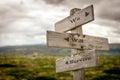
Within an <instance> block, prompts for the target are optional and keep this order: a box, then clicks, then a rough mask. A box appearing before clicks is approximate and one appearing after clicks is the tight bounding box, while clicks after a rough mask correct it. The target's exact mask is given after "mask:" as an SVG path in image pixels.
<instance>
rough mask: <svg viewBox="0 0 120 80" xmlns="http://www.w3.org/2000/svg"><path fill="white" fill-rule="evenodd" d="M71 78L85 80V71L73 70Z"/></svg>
mask: <svg viewBox="0 0 120 80" xmlns="http://www.w3.org/2000/svg"><path fill="white" fill-rule="evenodd" d="M73 75H74V76H73V78H74V80H85V70H84V69H80V70H75V71H73Z"/></svg>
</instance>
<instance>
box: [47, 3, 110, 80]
mask: <svg viewBox="0 0 120 80" xmlns="http://www.w3.org/2000/svg"><path fill="white" fill-rule="evenodd" d="M92 20H94V12H93V5H90V6H88V7H87V8H84V9H82V10H81V9H78V8H74V9H72V10H71V11H70V16H68V17H66V18H65V19H63V20H61V21H59V22H57V23H56V24H55V31H56V32H53V31H47V46H48V47H60V48H71V49H73V50H72V54H71V56H67V57H64V58H60V59H57V60H56V72H64V71H72V72H73V77H74V80H84V79H85V76H84V75H85V71H84V68H88V67H95V66H97V65H98V57H97V54H96V53H95V50H108V49H109V46H108V39H106V38H102V37H95V36H89V35H83V33H82V25H83V24H85V23H88V22H90V21H92ZM67 31H71V33H64V32H67Z"/></svg>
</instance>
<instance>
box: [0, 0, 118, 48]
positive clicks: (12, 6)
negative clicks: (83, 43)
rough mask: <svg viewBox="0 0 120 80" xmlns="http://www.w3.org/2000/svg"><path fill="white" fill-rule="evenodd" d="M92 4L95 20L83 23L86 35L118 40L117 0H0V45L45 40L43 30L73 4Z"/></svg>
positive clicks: (51, 25)
mask: <svg viewBox="0 0 120 80" xmlns="http://www.w3.org/2000/svg"><path fill="white" fill-rule="evenodd" d="M91 4H93V6H94V16H95V20H94V21H92V22H89V23H87V24H85V25H83V26H82V27H83V33H84V34H86V35H92V36H99V37H105V38H108V40H109V43H120V0H0V46H12V45H31V44H46V31H47V30H50V31H55V23H56V22H58V21H60V20H62V19H64V18H65V17H67V16H69V14H70V10H71V9H73V8H81V9H83V8H85V7H87V6H89V5H91Z"/></svg>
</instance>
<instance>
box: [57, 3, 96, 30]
mask: <svg viewBox="0 0 120 80" xmlns="http://www.w3.org/2000/svg"><path fill="white" fill-rule="evenodd" d="M93 20H94V11H93V5H90V6H88V7H86V8H84V9H82V10H78V11H76V12H75V13H74V14H73V15H70V16H68V17H66V18H65V19H63V20H61V21H59V22H57V23H56V24H55V31H57V32H65V31H68V30H71V29H73V28H76V27H78V26H80V25H83V24H85V23H88V22H90V21H93Z"/></svg>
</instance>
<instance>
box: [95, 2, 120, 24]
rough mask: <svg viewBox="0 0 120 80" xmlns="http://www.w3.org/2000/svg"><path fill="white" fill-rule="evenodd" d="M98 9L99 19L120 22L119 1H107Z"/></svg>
mask: <svg viewBox="0 0 120 80" xmlns="http://www.w3.org/2000/svg"><path fill="white" fill-rule="evenodd" d="M106 4H107V5H106ZM98 8H99V9H98V10H97V11H98V14H97V15H98V17H100V18H102V19H108V20H113V21H117V22H120V16H119V14H120V10H119V9H120V1H119V0H114V1H109V0H105V1H103V2H101V3H100V5H99V6H98Z"/></svg>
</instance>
